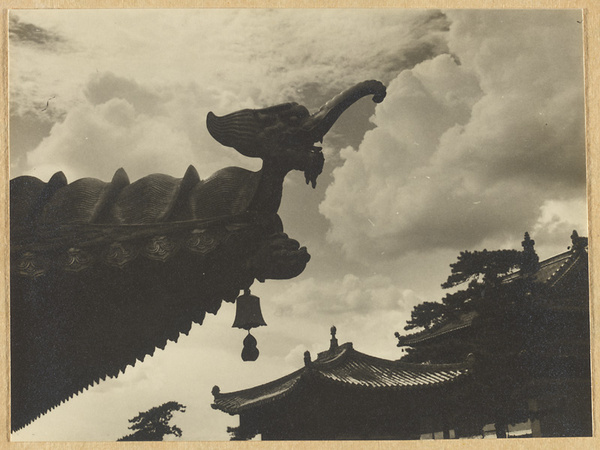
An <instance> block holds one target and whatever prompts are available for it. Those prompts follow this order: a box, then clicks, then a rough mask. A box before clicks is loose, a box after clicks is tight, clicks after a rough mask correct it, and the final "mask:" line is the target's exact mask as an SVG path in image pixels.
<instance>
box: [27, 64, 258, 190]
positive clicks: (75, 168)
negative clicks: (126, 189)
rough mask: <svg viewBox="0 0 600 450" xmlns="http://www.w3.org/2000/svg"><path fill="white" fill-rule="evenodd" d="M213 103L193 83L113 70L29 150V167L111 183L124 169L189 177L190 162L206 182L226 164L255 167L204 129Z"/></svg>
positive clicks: (133, 172)
mask: <svg viewBox="0 0 600 450" xmlns="http://www.w3.org/2000/svg"><path fill="white" fill-rule="evenodd" d="M212 98H213V97H212V96H211V94H210V92H207V91H206V90H203V89H201V88H199V87H198V86H196V85H194V84H191V85H188V86H182V87H177V88H174V87H173V86H170V85H163V86H149V85H143V84H140V83H137V82H135V81H133V80H131V79H126V78H122V77H118V76H116V75H115V74H113V73H103V74H98V75H94V76H93V77H92V78H91V79H90V80H89V82H88V83H87V84H86V87H85V102H82V103H81V104H80V105H79V106H77V107H75V108H73V109H72V110H70V111H69V113H68V114H67V116H66V117H65V119H64V121H63V122H61V123H57V124H56V125H54V127H53V128H52V130H51V131H50V133H49V136H47V137H46V138H44V139H43V140H42V142H41V143H40V144H39V145H38V146H37V148H35V150H33V151H31V152H29V153H28V155H27V162H28V165H29V167H31V168H32V169H31V171H32V173H33V174H35V175H36V176H39V177H41V178H48V177H50V176H51V175H52V174H53V173H54V172H56V171H58V170H62V171H64V172H65V174H66V175H67V177H68V178H69V179H71V180H73V179H75V178H80V177H84V176H92V177H98V178H101V179H110V177H111V176H112V174H113V173H114V172H115V170H116V169H118V168H119V167H124V168H125V170H126V171H127V172H128V174H129V176H130V177H131V178H133V179H136V178H139V177H141V176H143V175H146V174H148V173H155V172H162V173H168V174H171V175H173V176H183V173H184V172H185V169H186V167H187V166H188V165H189V164H195V166H196V168H197V169H198V171H199V173H200V175H201V176H204V177H207V176H209V175H210V174H211V173H212V172H214V171H215V170H217V169H220V168H221V167H223V166H227V165H244V163H245V164H246V165H248V162H247V158H242V157H241V156H240V155H238V154H237V152H235V150H233V149H225V148H223V147H222V146H220V145H218V144H217V143H216V142H215V141H214V140H213V139H212V138H211V137H210V135H209V134H208V132H207V131H206V129H205V127H204V126H203V125H204V123H203V122H204V118H205V117H206V113H207V112H208V109H209V106H208V105H210V103H211V99H212ZM244 160H246V161H244Z"/></svg>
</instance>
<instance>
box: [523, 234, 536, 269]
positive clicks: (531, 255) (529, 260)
mask: <svg viewBox="0 0 600 450" xmlns="http://www.w3.org/2000/svg"><path fill="white" fill-rule="evenodd" d="M521 245H522V246H523V260H522V262H521V270H523V272H526V273H532V272H535V270H536V269H537V267H538V263H539V262H540V258H539V257H538V255H537V253H536V252H535V249H534V248H533V246H534V245H535V241H534V240H533V239H531V238H530V237H529V233H528V232H527V231H526V232H525V236H524V239H523V241H522V242H521Z"/></svg>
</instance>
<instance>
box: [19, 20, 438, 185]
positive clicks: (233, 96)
mask: <svg viewBox="0 0 600 450" xmlns="http://www.w3.org/2000/svg"><path fill="white" fill-rule="evenodd" d="M11 23H12V27H11V33H12V38H11V41H10V43H11V54H10V58H11V59H10V64H11V72H10V93H11V106H10V108H11V123H17V122H20V123H23V124H27V125H28V126H29V127H30V128H32V129H36V128H39V125H40V124H41V123H44V124H45V123H46V122H48V121H51V122H52V123H53V124H55V126H56V129H53V130H52V133H51V135H49V134H50V133H49V132H48V131H47V130H45V132H44V133H43V134H41V133H34V135H35V137H36V139H37V144H40V148H38V149H37V150H36V151H35V152H34V153H33V154H31V155H30V158H29V164H25V163H24V161H26V159H24V154H25V153H26V152H29V151H30V150H31V145H21V142H20V141H19V140H14V141H11V154H12V157H13V160H14V161H15V164H13V165H12V170H13V172H14V174H15V175H19V174H25V173H29V174H43V175H48V172H49V171H51V170H54V169H55V168H58V167H59V166H60V167H63V166H65V165H66V166H68V169H69V170H71V169H72V170H73V172H74V173H77V176H80V175H82V174H85V175H87V176H89V175H93V176H95V174H96V173H97V171H98V170H97V169H98V164H100V167H101V166H102V160H106V161H108V158H109V157H110V156H113V155H116V154H120V155H125V161H124V163H123V164H121V165H124V164H125V165H132V164H138V163H139V165H140V168H146V169H147V168H150V167H149V165H148V164H147V162H148V160H150V161H152V160H155V156H156V155H155V154H156V153H157V152H160V151H165V150H164V149H162V150H158V149H151V148H149V146H148V144H149V143H150V142H152V141H154V142H155V143H156V147H159V146H160V145H161V144H162V145H164V146H165V148H169V151H172V152H174V154H173V155H172V157H171V158H170V160H171V161H173V160H175V159H176V158H177V157H178V156H181V157H184V158H188V157H189V150H181V149H180V148H178V149H175V150H173V148H175V147H183V148H187V147H189V145H187V146H186V142H185V140H186V139H187V138H188V137H189V136H186V135H185V134H186V133H190V132H192V128H190V127H189V122H190V121H192V120H193V121H194V128H196V133H197V132H198V130H200V129H204V125H203V118H204V116H205V113H206V112H207V111H208V109H213V110H214V111H215V113H216V114H226V113H229V112H232V111H235V110H237V109H241V108H245V107H264V106H270V105H273V104H277V103H281V102H287V101H298V102H301V103H305V104H306V105H307V106H308V107H309V108H310V109H311V110H315V109H316V108H318V107H319V106H320V105H321V103H322V102H323V101H325V100H328V99H329V98H330V97H331V96H332V95H333V94H335V93H337V92H339V91H341V90H342V89H345V88H347V87H349V86H351V85H353V84H355V83H356V82H359V81H362V80H363V79H368V78H377V79H381V80H382V81H384V82H387V81H389V80H391V79H393V78H394V77H395V75H396V74H397V73H398V71H400V70H402V69H404V68H407V67H412V66H414V65H415V64H417V63H419V62H421V61H423V60H425V59H428V58H430V57H432V56H434V55H437V54H439V53H443V52H447V51H448V49H447V45H446V41H445V39H444V35H445V34H447V32H448V23H449V22H448V20H447V18H446V16H445V15H444V14H442V13H440V12H439V11H424V10H423V11H408V12H406V11H397V12H396V13H395V14H394V13H392V11H376V10H373V11H370V12H369V14H365V12H364V11H358V10H350V9H349V10H335V11H333V10H251V9H249V10H186V11H181V10H170V11H160V13H159V12H156V11H150V10H135V11H134V10H123V11H110V10H94V11H90V10H88V11H86V10H73V11H57V10H44V11H22V12H20V13H19V16H18V17H17V16H16V15H14V14H13V15H11ZM48 30H57V31H48ZM149 30H152V32H151V33H149V32H148V31H149ZM374 30H376V32H374ZM59 32H60V34H59ZM23 40H29V41H32V40H35V41H40V40H41V41H43V42H49V41H53V42H58V40H64V41H65V42H68V43H69V46H70V47H69V48H70V50H71V51H69V52H64V51H59V50H58V49H57V48H56V46H54V47H52V46H50V45H46V46H44V47H43V48H42V47H40V46H39V45H31V46H22V45H19V43H20V42H22V41H23ZM344 49H350V51H346V50H344ZM107 73H112V74H113V75H112V76H109V75H107ZM90 80H91V81H90ZM157 80H160V82H158V81H157ZM51 97H53V101H52V102H51V108H48V109H47V110H44V111H42V110H43V107H44V106H45V105H46V102H47V100H48V98H51ZM111 99H119V100H121V101H125V102H126V103H128V104H129V105H130V106H132V107H133V110H132V111H130V112H129V113H127V112H126V111H125V108H126V107H127V106H126V105H125V104H123V103H121V104H120V105H117V104H112V105H111V107H110V108H109V106H107V102H108V101H109V100H111ZM165 103H167V105H165ZM168 103H170V105H168ZM109 110H110V111H109ZM182 112H185V115H184V114H182ZM108 113H110V114H115V117H121V118H123V119H127V118H129V119H131V120H129V121H127V120H126V121H124V122H122V123H120V124H119V125H120V126H121V129H120V130H119V129H118V128H115V129H114V130H113V128H112V127H109V126H108V124H107V123H106V121H107V120H108V119H107V117H106V114H108ZM131 114H133V116H131ZM94 115H95V116H96V117H94ZM142 115H143V117H142ZM159 115H160V116H161V120H160V121H159V120H157V119H156V118H157V117H158V116H159ZM153 119H156V120H155V122H154V123H153V122H152V120H153ZM177 120H183V122H184V123H183V124H180V123H177ZM103 121H104V123H102V122H103ZM142 122H143V123H142ZM159 122H160V123H159ZM126 126H132V127H134V128H133V130H132V132H131V133H128V134H127V136H126V135H125V133H124V130H125V128H126ZM86 127H90V128H91V129H90V130H86ZM144 127H145V128H144ZM182 127H186V128H187V131H185V132H184V131H182V130H180V128H182ZM70 131H71V132H72V135H70V136H69V132H70ZM88 131H90V132H91V133H92V132H93V131H96V132H98V133H101V134H103V135H104V136H106V137H108V134H109V133H111V132H112V131H115V137H113V138H108V139H107V141H110V140H111V139H112V140H113V141H112V142H107V144H108V143H110V145H111V148H112V150H110V151H108V152H106V151H103V152H98V154H95V155H94V156H92V157H91V158H89V159H87V161H89V164H88V166H87V167H85V165H84V163H85V161H86V158H80V157H78V156H75V160H74V161H73V162H72V161H71V160H70V159H69V158H70V157H71V156H73V155H87V154H89V153H90V152H86V151H83V147H82V145H83V143H82V142H81V139H84V137H85V136H84V135H86V134H87V132H88ZM92 134H93V133H92ZM119 135H121V138H118V137H117V136H119ZM44 137H45V138H46V140H45V141H44V142H43V143H41V142H40V141H41V139H42V138H44ZM171 138H172V140H171ZM196 138H197V136H196ZM139 140H141V141H139ZM88 141H89V136H88ZM116 141H118V142H116ZM85 144H86V145H87V146H88V147H87V148H89V145H90V143H89V142H87V143H85ZM125 144H127V146H128V147H127V151H126V152H125V148H124V147H123V145H125ZM65 146H74V148H69V149H67V148H66V147H65ZM96 147H97V145H96ZM96 147H94V148H93V150H94V151H96V150H100V149H98V148H96ZM143 150H148V151H149V152H150V153H149V154H146V153H144V151H143ZM102 153H103V154H105V155H106V156H103V155H102ZM46 154H47V155H48V156H47V157H45V156H42V155H46ZM59 156H60V157H65V158H66V159H59V158H57V157H59ZM98 158H100V160H99V159H98ZM113 159H114V160H115V164H117V163H116V159H115V158H113ZM194 161H198V162H199V161H200V159H199V158H196V159H191V160H190V159H189V158H188V159H187V160H186V163H190V162H194ZM203 161H205V162H206V161H209V160H206V159H204V160H203ZM36 164H41V165H42V166H41V167H40V166H38V165H36ZM163 164H166V168H171V167H172V168H173V169H174V170H175V169H176V170H177V171H180V170H181V168H180V166H183V165H184V164H185V163H183V162H182V163H180V164H179V165H177V167H173V164H171V163H169V162H163ZM71 165H73V167H72V168H71ZM50 166H52V167H50ZM107 170H108V169H107ZM111 170H113V169H112V168H111ZM105 172H106V171H105ZM105 172H103V174H104V173H105ZM104 176H106V175H104Z"/></svg>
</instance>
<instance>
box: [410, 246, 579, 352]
mask: <svg viewBox="0 0 600 450" xmlns="http://www.w3.org/2000/svg"><path fill="white" fill-rule="evenodd" d="M583 239H585V238H583ZM587 257H588V252H587V244H586V245H585V246H582V247H574V248H572V249H571V250H569V251H567V252H565V253H561V254H559V255H556V256H553V257H551V258H548V259H546V260H544V261H542V262H540V263H539V265H538V267H537V270H536V271H535V272H534V273H533V274H531V275H532V278H533V281H535V282H537V283H541V284H542V285H544V286H547V287H550V288H553V287H556V286H557V285H559V284H560V282H561V280H563V279H564V278H565V276H566V275H567V274H568V273H570V272H571V271H572V270H574V269H576V267H578V266H579V263H580V262H582V261H583V260H585V261H586V262H587ZM524 276H525V274H524V272H523V271H517V272H515V273H512V274H509V275H507V276H506V277H504V279H503V281H502V282H503V283H511V282H513V281H515V280H518V279H521V278H523V277H524ZM477 316H478V313H477V312H475V311H471V312H468V313H464V314H462V315H460V316H459V317H458V319H456V320H452V321H450V322H443V323H441V324H439V325H437V326H435V327H432V328H430V329H428V330H422V331H419V332H417V333H412V334H409V335H406V336H398V347H404V346H411V345H414V344H418V343H420V342H424V341H427V340H429V339H433V338H436V337H438V336H441V335H445V334H448V333H453V332H455V331H458V330H462V329H465V328H468V327H470V326H471V324H472V323H473V319H475V318H476V317H477Z"/></svg>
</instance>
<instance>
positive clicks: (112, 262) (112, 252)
mask: <svg viewBox="0 0 600 450" xmlns="http://www.w3.org/2000/svg"><path fill="white" fill-rule="evenodd" d="M137 255H138V251H137V249H136V248H135V246H133V245H129V244H124V243H122V242H113V243H112V244H110V246H109V247H108V249H107V250H106V252H105V253H104V261H106V263H107V264H108V265H109V266H113V267H118V268H119V269H122V268H123V267H125V264H127V263H128V262H130V261H133V260H134V259H135V258H136V257H137Z"/></svg>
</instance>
